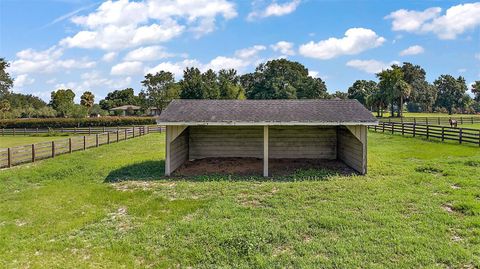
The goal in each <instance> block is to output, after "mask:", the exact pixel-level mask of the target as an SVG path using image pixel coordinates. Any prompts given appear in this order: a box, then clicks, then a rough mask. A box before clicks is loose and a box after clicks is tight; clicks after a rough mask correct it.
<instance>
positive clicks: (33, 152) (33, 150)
mask: <svg viewBox="0 0 480 269" xmlns="http://www.w3.org/2000/svg"><path fill="white" fill-rule="evenodd" d="M34 162H35V144H32V163H34Z"/></svg>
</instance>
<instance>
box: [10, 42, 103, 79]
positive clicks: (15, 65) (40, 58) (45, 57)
mask: <svg viewBox="0 0 480 269" xmlns="http://www.w3.org/2000/svg"><path fill="white" fill-rule="evenodd" d="M62 55H63V49H61V48H57V47H55V46H53V47H51V48H49V49H47V50H43V51H36V50H33V49H26V50H22V51H19V52H18V53H17V54H16V56H17V59H15V60H14V61H12V62H11V65H10V68H9V72H12V73H14V74H26V73H51V72H55V71H59V70H64V69H82V68H91V67H94V66H95V65H96V62H94V61H89V60H88V59H85V58H84V59H80V60H76V59H60V58H61V57H62Z"/></svg>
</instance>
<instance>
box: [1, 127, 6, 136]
mask: <svg viewBox="0 0 480 269" xmlns="http://www.w3.org/2000/svg"><path fill="white" fill-rule="evenodd" d="M4 132H5V128H2V136H4V135H5V134H4Z"/></svg>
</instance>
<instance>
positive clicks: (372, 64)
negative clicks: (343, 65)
mask: <svg viewBox="0 0 480 269" xmlns="http://www.w3.org/2000/svg"><path fill="white" fill-rule="evenodd" d="M392 64H398V62H397V61H393V62H390V63H384V62H381V61H377V60H351V61H348V62H347V66H349V67H353V68H356V69H358V70H361V71H364V72H367V73H370V74H375V73H378V72H380V71H382V70H385V69H388V68H389V67H390V66H391V65H392Z"/></svg>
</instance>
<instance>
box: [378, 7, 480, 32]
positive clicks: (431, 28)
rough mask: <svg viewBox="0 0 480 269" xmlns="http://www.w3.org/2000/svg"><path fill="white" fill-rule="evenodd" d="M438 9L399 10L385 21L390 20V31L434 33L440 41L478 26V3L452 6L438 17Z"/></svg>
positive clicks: (479, 22)
mask: <svg viewBox="0 0 480 269" xmlns="http://www.w3.org/2000/svg"><path fill="white" fill-rule="evenodd" d="M441 11H442V9H441V8H439V7H433V8H428V9H426V10H424V11H413V10H405V9H400V10H397V11H394V12H392V13H390V14H389V15H388V16H386V17H385V19H392V30H394V31H406V32H411V33H434V34H436V35H437V36H438V38H440V39H455V38H456V37H457V36H458V35H460V34H462V33H464V32H466V31H468V30H473V29H475V28H476V27H478V26H480V17H479V16H478V14H480V2H476V3H467V4H459V5H456V6H452V7H450V8H449V9H447V10H446V11H445V14H444V15H440V13H441Z"/></svg>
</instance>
